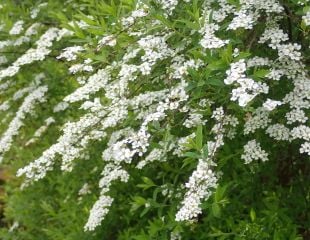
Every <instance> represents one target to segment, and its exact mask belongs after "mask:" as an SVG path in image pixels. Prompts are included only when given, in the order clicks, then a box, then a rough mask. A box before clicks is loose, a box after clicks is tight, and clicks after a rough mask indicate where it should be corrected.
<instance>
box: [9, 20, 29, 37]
mask: <svg viewBox="0 0 310 240" xmlns="http://www.w3.org/2000/svg"><path fill="white" fill-rule="evenodd" d="M24 24H25V22H24V21H22V20H20V21H17V22H16V23H14V25H13V27H12V28H11V30H10V31H9V34H10V35H18V34H20V33H21V32H22V31H23V29H24Z"/></svg>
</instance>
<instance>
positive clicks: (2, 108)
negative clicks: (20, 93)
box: [0, 100, 11, 112]
mask: <svg viewBox="0 0 310 240" xmlns="http://www.w3.org/2000/svg"><path fill="white" fill-rule="evenodd" d="M9 102H10V101H9V100H6V101H5V102H3V103H2V104H0V111H3V112H4V111H7V110H8V109H9V108H10V107H11V105H10V103H9Z"/></svg>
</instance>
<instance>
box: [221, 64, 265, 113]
mask: <svg viewBox="0 0 310 240" xmlns="http://www.w3.org/2000/svg"><path fill="white" fill-rule="evenodd" d="M245 71H246V63H245V60H244V59H241V60H239V61H238V62H235V63H232V64H231V65H230V69H229V70H227V71H226V74H227V78H226V79H224V83H225V84H227V85H230V84H233V83H239V84H240V87H238V88H235V89H233V90H232V97H231V100H232V101H236V100H237V101H238V103H239V105H240V106H242V107H244V106H246V105H247V104H248V103H249V102H250V101H252V100H253V99H254V98H255V97H256V96H257V95H258V94H259V93H265V94H267V93H268V91H269V87H268V86H267V84H265V83H259V82H255V81H254V80H253V79H250V78H247V77H246V75H245Z"/></svg>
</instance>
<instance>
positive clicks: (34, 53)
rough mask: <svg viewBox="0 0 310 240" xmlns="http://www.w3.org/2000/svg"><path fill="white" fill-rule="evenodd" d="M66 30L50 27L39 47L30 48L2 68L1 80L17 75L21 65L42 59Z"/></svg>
mask: <svg viewBox="0 0 310 240" xmlns="http://www.w3.org/2000/svg"><path fill="white" fill-rule="evenodd" d="M63 34H67V33H66V32H61V31H60V30H59V29H58V28H49V29H48V30H47V31H46V32H45V33H44V34H43V35H42V36H41V37H40V39H39V40H38V41H36V45H37V48H30V49H29V50H27V52H26V53H25V54H24V55H22V56H20V57H19V58H18V59H17V60H16V61H15V62H14V63H13V64H12V65H11V66H9V67H8V68H6V69H2V70H0V81H1V80H2V79H3V78H5V77H12V76H14V75H16V74H17V73H18V71H19V69H20V68H21V66H23V65H26V64H31V63H33V62H35V61H42V60H43V59H45V57H46V56H47V55H48V54H49V53H50V52H51V50H50V49H49V48H50V47H51V46H52V44H53V41H54V40H60V39H61V38H62V37H63V36H64V35H63Z"/></svg>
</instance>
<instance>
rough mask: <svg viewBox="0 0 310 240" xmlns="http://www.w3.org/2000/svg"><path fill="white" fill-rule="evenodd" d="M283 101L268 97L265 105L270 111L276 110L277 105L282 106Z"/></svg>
mask: <svg viewBox="0 0 310 240" xmlns="http://www.w3.org/2000/svg"><path fill="white" fill-rule="evenodd" d="M281 105H282V102H281V101H276V100H272V99H269V98H268V99H267V100H266V102H264V104H263V107H264V108H265V109H267V110H268V111H272V110H274V109H275V108H276V107H277V106H281Z"/></svg>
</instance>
